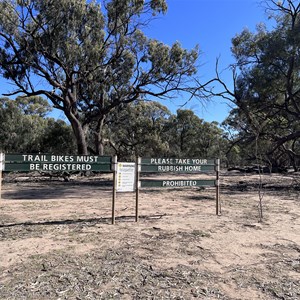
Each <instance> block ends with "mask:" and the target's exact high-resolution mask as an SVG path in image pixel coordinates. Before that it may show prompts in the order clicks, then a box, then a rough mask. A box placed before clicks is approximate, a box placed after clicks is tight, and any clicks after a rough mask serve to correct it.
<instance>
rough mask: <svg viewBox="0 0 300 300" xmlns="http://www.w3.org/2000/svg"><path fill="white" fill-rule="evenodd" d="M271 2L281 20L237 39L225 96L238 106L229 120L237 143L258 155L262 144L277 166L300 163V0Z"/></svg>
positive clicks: (266, 156)
mask: <svg viewBox="0 0 300 300" xmlns="http://www.w3.org/2000/svg"><path fill="white" fill-rule="evenodd" d="M266 5H267V11H268V12H269V15H270V17H271V18H273V19H274V20H275V22H276V23H275V24H276V25H275V26H274V28H273V29H271V30H268V29H267V27H266V26H265V25H264V24H259V25H258V26H257V29H256V32H254V33H253V32H250V31H249V30H248V29H245V30H243V31H242V32H241V33H240V34H237V35H236V36H235V37H234V38H233V39H232V53H233V55H234V57H235V59H236V64H235V65H234V68H235V70H236V73H235V74H236V76H235V77H234V79H235V81H234V90H233V91H229V89H226V90H225V92H224V93H222V94H220V95H222V96H223V97H227V98H228V99H230V100H231V101H232V102H233V103H234V104H235V107H234V109H233V110H232V111H231V113H230V115H229V117H228V118H227V120H226V122H225V123H226V124H227V125H229V126H231V127H232V128H234V130H235V132H236V137H235V139H234V143H233V145H240V146H242V147H243V148H244V150H245V152H244V158H247V157H248V159H249V160H253V159H257V158H258V157H257V153H256V152H255V150H254V148H255V147H256V148H257V147H258V149H259V154H260V157H261V158H262V160H263V162H264V163H267V164H269V165H271V166H272V167H273V168H278V167H280V168H282V167H287V166H289V165H291V164H292V165H294V167H295V168H296V166H297V165H299V158H300V126H299V120H300V76H299V74H300V72H299V71H300V52H299V44H300V31H299V29H300V4H299V1H293V0H287V1H282V2H275V1H273V0H270V1H266ZM222 84H223V86H225V84H224V83H223V82H222ZM246 149H247V150H246ZM246 152H248V153H247V154H246Z"/></svg>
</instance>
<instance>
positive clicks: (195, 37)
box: [0, 0, 268, 123]
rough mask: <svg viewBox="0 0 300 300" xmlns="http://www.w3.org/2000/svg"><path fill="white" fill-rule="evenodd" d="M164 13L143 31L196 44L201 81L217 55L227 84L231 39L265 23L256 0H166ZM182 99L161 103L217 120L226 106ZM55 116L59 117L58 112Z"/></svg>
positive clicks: (0, 89) (2, 89) (210, 73)
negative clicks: (199, 52)
mask: <svg viewBox="0 0 300 300" xmlns="http://www.w3.org/2000/svg"><path fill="white" fill-rule="evenodd" d="M167 3H168V12H167V13H166V15H163V16H159V17H158V18H157V19H155V20H154V21H153V22H152V23H150V25H149V27H148V28H147V30H146V34H147V35H148V36H149V37H152V38H155V39H157V40H160V41H162V42H164V43H165V44H168V45H172V44H173V43H174V42H176V41H179V42H180V43H181V45H182V47H184V48H186V49H192V48H193V47H194V46H195V45H197V44H198V45H199V47H200V51H201V53H202V54H201V55H200V58H199V65H200V67H199V70H198V75H199V76H200V79H201V80H203V82H205V81H207V80H209V79H211V78H213V77H214V76H215V73H214V71H215V63H216V59H217V58H219V70H220V71H222V74H221V75H222V76H221V77H222V79H223V80H224V81H225V82H226V83H227V84H228V86H231V84H232V81H231V72H230V71H229V70H228V69H227V67H228V66H229V65H230V64H231V63H234V58H233V57H232V55H231V51H230V47H231V39H232V38H233V37H234V36H235V35H236V34H238V33H240V32H241V31H242V30H243V29H244V28H248V29H249V30H251V31H254V30H255V26H256V24H258V23H260V22H268V21H267V17H266V14H265V9H264V8H263V7H262V6H261V4H260V3H261V1H260V0H168V1H167ZM11 90H12V86H11V85H8V84H7V82H6V81H5V80H4V79H3V78H0V94H3V93H6V92H8V91H11ZM185 102H186V101H185V99H181V98H180V99H179V98H178V99H176V100H173V101H172V102H162V103H163V104H164V105H166V106H167V107H168V108H169V109H170V110H171V112H172V113H176V110H177V109H179V108H185V109H191V110H193V111H194V112H195V114H197V115H198V116H199V117H200V118H201V119H204V120H205V121H208V122H212V121H217V122H219V123H221V122H222V121H223V120H224V119H225V118H226V117H227V115H228V113H229V111H230V107H229V105H228V103H225V102H224V100H223V99H220V98H215V99H212V101H211V102H209V103H206V104H204V105H203V103H201V102H199V101H198V100H195V101H190V102H189V103H187V105H186V106H184V107H182V104H183V103H185ZM55 113H56V116H58V117H60V118H63V114H62V113H57V112H54V114H55Z"/></svg>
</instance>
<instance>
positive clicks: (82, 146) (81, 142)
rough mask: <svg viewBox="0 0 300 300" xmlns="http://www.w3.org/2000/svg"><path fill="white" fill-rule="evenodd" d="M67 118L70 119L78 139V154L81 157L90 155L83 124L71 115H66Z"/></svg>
mask: <svg viewBox="0 0 300 300" xmlns="http://www.w3.org/2000/svg"><path fill="white" fill-rule="evenodd" d="M65 114H66V116H67V117H68V120H69V121H70V123H71V126H72V129H73V133H74V135H75V138H76V143H77V152H78V154H79V155H88V147H87V142H86V135H85V132H84V129H83V127H82V124H81V123H80V121H79V120H78V119H76V117H75V116H74V115H72V114H70V113H66V112H65Z"/></svg>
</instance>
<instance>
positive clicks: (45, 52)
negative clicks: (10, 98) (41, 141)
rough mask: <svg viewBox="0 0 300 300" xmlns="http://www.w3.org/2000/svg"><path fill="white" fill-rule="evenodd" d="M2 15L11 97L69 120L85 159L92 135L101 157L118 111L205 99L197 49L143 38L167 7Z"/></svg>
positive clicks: (83, 4)
mask: <svg viewBox="0 0 300 300" xmlns="http://www.w3.org/2000/svg"><path fill="white" fill-rule="evenodd" d="M0 9H1V15H0V66H1V71H0V74H1V75H2V76H4V77H5V78H7V79H9V80H11V81H12V82H13V83H14V85H15V87H16V89H15V90H13V91H11V93H8V95H13V94H18V93H23V94H25V95H27V96H40V95H44V96H46V97H47V99H49V100H50V101H51V102H52V104H53V107H55V108H57V109H59V110H61V111H63V113H64V114H65V116H66V117H67V119H68V120H69V122H70V124H71V126H72V129H73V132H74V135H75V137H76V141H77V148H78V153H80V154H87V153H88V143H87V135H88V134H92V138H93V140H94V149H93V150H94V152H95V153H99V154H102V153H103V141H104V136H103V133H104V125H105V118H106V117H107V116H108V115H109V114H110V113H111V112H112V111H113V110H114V109H115V108H116V107H123V105H124V104H126V103H130V102H133V101H136V100H149V99H150V100H153V99H164V98H168V97H174V96H176V95H177V93H178V92H179V93H188V94H189V96H190V97H201V94H202V93H201V89H200V88H198V87H197V85H196V84H195V81H194V76H195V74H196V71H197V65H196V64H197V59H198V55H199V50H198V47H197V46H196V47H195V48H194V49H191V50H186V49H183V48H182V47H181V45H180V43H178V42H175V43H174V44H173V45H172V46H169V45H165V44H164V43H162V42H160V41H158V40H155V39H150V38H148V37H147V36H145V34H144V33H143V30H144V27H145V26H149V22H150V21H151V20H152V19H153V16H155V15H157V14H164V13H166V11H167V4H166V1H165V0H110V1H104V0H103V1H86V0H30V1H28V0H0ZM89 138H91V137H89Z"/></svg>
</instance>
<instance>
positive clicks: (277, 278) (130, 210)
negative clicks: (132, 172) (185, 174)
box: [0, 172, 300, 300]
mask: <svg viewBox="0 0 300 300" xmlns="http://www.w3.org/2000/svg"><path fill="white" fill-rule="evenodd" d="M169 177H170V176H168V178H169ZM110 179H111V178H110V177H108V176H102V177H101V178H100V177H74V178H71V181H70V182H64V181H63V180H59V179H52V180H51V181H50V180H49V179H48V178H42V179H41V178H38V177H18V178H15V177H13V176H12V175H10V176H6V177H5V178H4V182H3V186H2V200H1V202H0V257H1V260H0V299H232V300H233V299H247V300H248V299H300V199H299V195H300V184H299V183H300V175H299V174H288V175H275V174H272V175H264V176H262V178H261V182H262V184H263V189H262V196H263V198H262V203H263V221H262V222H259V217H258V215H259V214H258V201H259V196H258V183H259V176H258V175H256V174H252V175H249V174H247V175H246V174H241V173H229V172H227V173H225V172H222V177H221V183H222V185H221V201H222V215H221V216H216V215H215V211H216V208H215V190H214V189H213V188H206V189H200V188H177V189H147V190H146V189H144V190H141V192H140V201H139V202H140V205H139V213H140V218H139V222H138V223H136V222H135V218H134V213H135V195H134V193H118V195H117V202H116V224H115V225H111V204H112V185H111V181H110Z"/></svg>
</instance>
